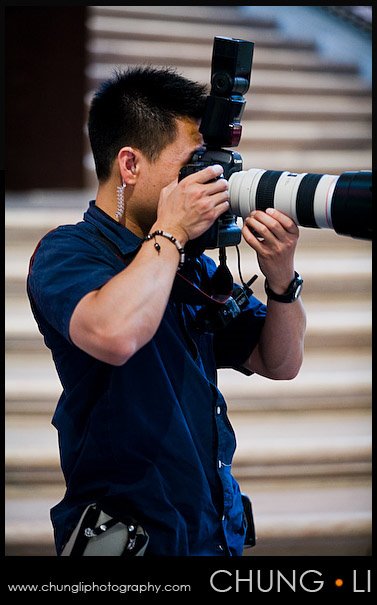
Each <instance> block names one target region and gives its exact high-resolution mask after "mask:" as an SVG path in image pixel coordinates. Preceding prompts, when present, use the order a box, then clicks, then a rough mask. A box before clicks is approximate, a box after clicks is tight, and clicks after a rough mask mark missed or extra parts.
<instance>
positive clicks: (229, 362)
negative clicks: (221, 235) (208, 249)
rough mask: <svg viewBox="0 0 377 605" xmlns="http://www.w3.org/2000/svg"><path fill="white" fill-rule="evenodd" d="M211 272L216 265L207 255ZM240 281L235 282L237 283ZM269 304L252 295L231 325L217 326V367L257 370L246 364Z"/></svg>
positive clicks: (206, 259) (207, 267)
mask: <svg viewBox="0 0 377 605" xmlns="http://www.w3.org/2000/svg"><path fill="white" fill-rule="evenodd" d="M205 261H206V269H207V273H208V276H209V277H211V275H212V274H213V273H214V271H215V269H216V265H215V263H214V261H212V259H209V258H208V257H205ZM236 285H238V284H235V286H236ZM266 311H267V307H266V305H265V304H264V303H262V302H261V301H260V300H259V299H257V298H256V297H255V296H250V298H249V301H248V304H247V305H246V306H245V307H244V308H243V309H242V311H241V313H240V314H239V315H238V316H237V317H236V318H235V319H233V320H232V321H231V322H230V323H229V324H228V325H227V326H225V327H223V328H220V329H218V330H216V332H215V334H214V338H213V347H214V354H215V360H216V366H217V368H232V369H234V370H237V371H239V372H242V373H243V374H246V375H251V374H252V373H253V372H251V371H250V370H247V369H246V368H245V367H244V366H243V364H244V363H245V362H246V361H247V359H248V358H249V356H250V355H251V353H252V351H253V349H254V348H255V346H256V344H257V343H258V341H259V338H260V334H261V331H262V328H263V325H264V321H265V317H266Z"/></svg>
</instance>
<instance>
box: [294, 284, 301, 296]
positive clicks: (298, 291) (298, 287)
mask: <svg viewBox="0 0 377 605" xmlns="http://www.w3.org/2000/svg"><path fill="white" fill-rule="evenodd" d="M301 290H302V283H300V284H298V286H297V288H296V292H295V298H298V297H299V296H300V294H301Z"/></svg>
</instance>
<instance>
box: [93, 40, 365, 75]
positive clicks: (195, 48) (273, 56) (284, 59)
mask: <svg viewBox="0 0 377 605" xmlns="http://www.w3.org/2000/svg"><path fill="white" fill-rule="evenodd" d="M212 45H213V40H212V39H208V40H207V41H206V42H205V43H204V42H203V43H199V44H192V45H190V48H189V50H188V45H187V43H186V42H185V41H182V40H180V39H177V40H174V39H170V40H167V41H162V40H156V41H154V40H149V41H148V43H147V44H146V42H145V40H132V39H131V40H130V39H128V38H123V39H114V38H109V37H106V36H104V37H102V36H100V35H98V36H95V37H93V38H92V39H91V40H89V41H88V43H87V46H86V48H87V51H88V55H89V60H90V61H91V62H96V61H97V60H99V61H100V62H110V63H111V62H115V63H128V62H131V63H133V62H134V61H135V60H136V61H137V62H138V61H140V62H143V63H145V62H156V61H158V62H161V63H164V64H168V63H170V64H171V65H174V64H176V63H178V62H179V64H180V65H184V64H187V65H196V66H204V67H207V68H208V65H209V59H210V58H211V56H212ZM257 68H258V69H261V68H263V69H277V68H279V69H282V70H292V68H293V69H298V68H299V69H300V70H306V71H309V72H317V71H320V72H325V71H328V72H332V73H348V74H352V75H355V74H357V70H358V68H357V66H356V64H352V63H339V62H337V61H331V60H324V59H322V58H321V57H320V55H318V54H317V53H315V52H313V51H305V50H303V51H301V52H300V53H298V52H297V51H295V50H290V49H282V50H281V51H280V52H276V49H271V48H264V47H263V46H261V47H260V46H259V45H258V44H257V45H256V46H255V48H254V52H253V70H254V69H257Z"/></svg>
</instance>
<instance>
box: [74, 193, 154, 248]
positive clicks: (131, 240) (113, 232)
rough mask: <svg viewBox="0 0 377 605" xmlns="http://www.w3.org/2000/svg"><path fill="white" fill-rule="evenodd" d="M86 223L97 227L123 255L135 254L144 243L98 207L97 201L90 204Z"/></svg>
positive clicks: (85, 218)
mask: <svg viewBox="0 0 377 605" xmlns="http://www.w3.org/2000/svg"><path fill="white" fill-rule="evenodd" d="M84 221H87V222H88V223H91V224H92V225H94V226H95V227H97V229H98V230H99V231H100V232H101V233H102V234H103V235H104V236H105V237H106V238H108V239H109V240H110V241H111V242H112V243H113V244H115V246H116V247H117V248H118V249H119V251H120V253H121V254H122V255H126V254H130V253H132V252H135V250H136V249H137V248H138V247H139V246H140V244H141V242H142V241H143V240H142V239H141V238H140V237H138V236H137V235H135V234H134V233H132V231H130V230H129V229H127V227H124V226H123V225H121V224H120V223H118V222H117V221H116V220H114V219H113V218H111V216H109V215H108V214H106V212H104V211H103V210H101V208H99V207H98V206H96V205H95V200H91V201H90V202H89V208H88V210H87V211H86V212H85V213H84Z"/></svg>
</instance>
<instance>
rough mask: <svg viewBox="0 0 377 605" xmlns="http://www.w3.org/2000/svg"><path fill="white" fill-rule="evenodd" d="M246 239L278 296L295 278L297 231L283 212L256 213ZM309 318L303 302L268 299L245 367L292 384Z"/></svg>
mask: <svg viewBox="0 0 377 605" xmlns="http://www.w3.org/2000/svg"><path fill="white" fill-rule="evenodd" d="M242 232H243V236H244V238H245V240H246V242H247V243H248V244H249V245H250V246H251V247H252V248H253V249H254V250H255V251H256V252H257V257H258V262H259V266H260V268H261V271H262V273H263V274H264V275H265V277H266V278H267V280H268V283H269V286H270V288H271V290H273V292H275V293H276V294H283V293H284V292H286V290H287V288H288V286H289V284H290V283H291V281H292V279H293V278H294V253H295V249H296V245H297V240H298V235H299V231H298V227H297V225H295V223H294V222H293V221H292V219H290V218H289V217H287V216H286V215H285V214H283V213H282V212H279V211H278V210H275V209H270V208H269V209H267V211H266V212H263V211H259V210H258V211H254V212H252V213H251V214H250V216H249V217H247V218H246V219H245V222H244V227H243V230H242ZM305 329H306V316H305V311H304V308H303V304H302V302H301V300H300V299H298V300H296V301H294V302H292V303H283V302H277V301H275V300H271V299H268V301H267V315H266V319H265V323H264V326H263V329H262V332H261V335H260V339H259V342H258V344H257V346H256V347H255V348H254V350H253V352H252V353H251V355H250V357H249V358H248V360H247V361H246V363H245V364H244V366H245V367H246V368H247V369H248V370H251V371H252V372H255V373H256V374H260V375H262V376H266V377H267V378H272V379H275V380H291V379H292V378H294V377H295V376H296V375H297V373H298V371H299V369H300V367H301V364H302V360H303V352H304V335H305Z"/></svg>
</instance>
